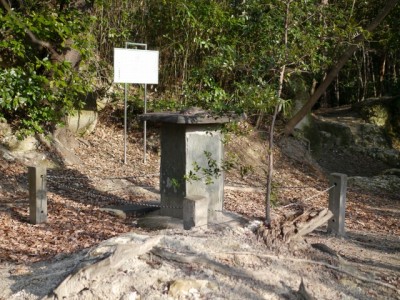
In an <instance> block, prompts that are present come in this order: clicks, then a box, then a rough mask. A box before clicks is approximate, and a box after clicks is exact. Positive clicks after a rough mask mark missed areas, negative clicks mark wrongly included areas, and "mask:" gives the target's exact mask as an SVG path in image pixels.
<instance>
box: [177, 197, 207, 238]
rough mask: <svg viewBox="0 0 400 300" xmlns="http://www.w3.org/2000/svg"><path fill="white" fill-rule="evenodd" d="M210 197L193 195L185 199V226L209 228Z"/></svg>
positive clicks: (187, 228) (188, 228)
mask: <svg viewBox="0 0 400 300" xmlns="http://www.w3.org/2000/svg"><path fill="white" fill-rule="evenodd" d="M208 204H209V199H208V198H207V197H202V196H191V197H186V198H184V199H183V228H184V229H185V230H190V229H191V228H193V227H199V226H202V227H203V228H207V223H208Z"/></svg>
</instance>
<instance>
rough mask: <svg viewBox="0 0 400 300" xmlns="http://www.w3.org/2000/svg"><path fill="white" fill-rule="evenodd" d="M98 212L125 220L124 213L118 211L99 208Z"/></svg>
mask: <svg viewBox="0 0 400 300" xmlns="http://www.w3.org/2000/svg"><path fill="white" fill-rule="evenodd" d="M99 210H101V211H105V212H107V213H109V214H112V215H113V216H116V217H117V218H120V219H126V213H125V212H124V211H122V210H120V209H115V208H107V207H104V208H100V209H99Z"/></svg>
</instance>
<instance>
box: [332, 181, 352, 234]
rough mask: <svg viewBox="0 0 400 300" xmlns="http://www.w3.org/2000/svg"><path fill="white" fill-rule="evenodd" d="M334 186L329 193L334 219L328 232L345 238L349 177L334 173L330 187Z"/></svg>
mask: <svg viewBox="0 0 400 300" xmlns="http://www.w3.org/2000/svg"><path fill="white" fill-rule="evenodd" d="M332 185H334V186H335V187H334V188H332V189H331V190H330V191H329V210H330V211H331V212H332V213H333V217H332V218H331V219H330V220H329V221H328V232H330V233H334V234H336V235H338V236H344V234H345V229H344V221H345V213H346V190H347V175H345V174H340V173H332V174H331V175H330V177H329V186H332Z"/></svg>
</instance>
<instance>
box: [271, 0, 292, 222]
mask: <svg viewBox="0 0 400 300" xmlns="http://www.w3.org/2000/svg"><path fill="white" fill-rule="evenodd" d="M291 2H292V0H288V1H287V2H286V14H285V33H284V37H283V42H284V45H285V60H286V59H287V45H288V30H289V12H290V3H291ZM285 71H286V65H285V64H284V65H283V66H282V68H281V71H280V74H279V87H278V91H277V97H278V101H279V103H278V104H277V105H276V106H275V110H274V115H273V116H272V122H271V126H270V128H269V145H268V174H267V190H266V194H265V224H266V225H270V224H271V221H272V220H271V194H272V177H273V173H274V129H275V121H276V117H277V116H278V114H279V112H280V111H281V108H282V104H281V103H280V97H281V95H282V89H283V81H284V79H285Z"/></svg>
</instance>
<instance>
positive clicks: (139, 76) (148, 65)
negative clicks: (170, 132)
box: [114, 42, 159, 164]
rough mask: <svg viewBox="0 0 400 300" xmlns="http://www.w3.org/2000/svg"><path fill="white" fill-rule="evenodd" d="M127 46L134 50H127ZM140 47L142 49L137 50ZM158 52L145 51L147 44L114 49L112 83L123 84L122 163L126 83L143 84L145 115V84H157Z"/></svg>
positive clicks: (145, 137)
mask: <svg viewBox="0 0 400 300" xmlns="http://www.w3.org/2000/svg"><path fill="white" fill-rule="evenodd" d="M128 46H133V47H136V49H128ZM137 47H142V48H144V49H141V50H140V49H137ZM158 61H159V52H158V51H153V50H147V44H141V43H130V42H126V43H125V48H114V82H115V83H124V84H125V85H124V98H125V99H124V163H125V164H126V162H127V157H126V152H127V151H126V144H127V141H126V138H127V98H128V83H137V84H144V113H147V84H158ZM143 128H144V129H143V131H144V132H143V135H144V137H143V140H144V142H143V151H144V153H143V161H144V163H146V150H147V149H146V145H147V123H146V121H144V122H143Z"/></svg>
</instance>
